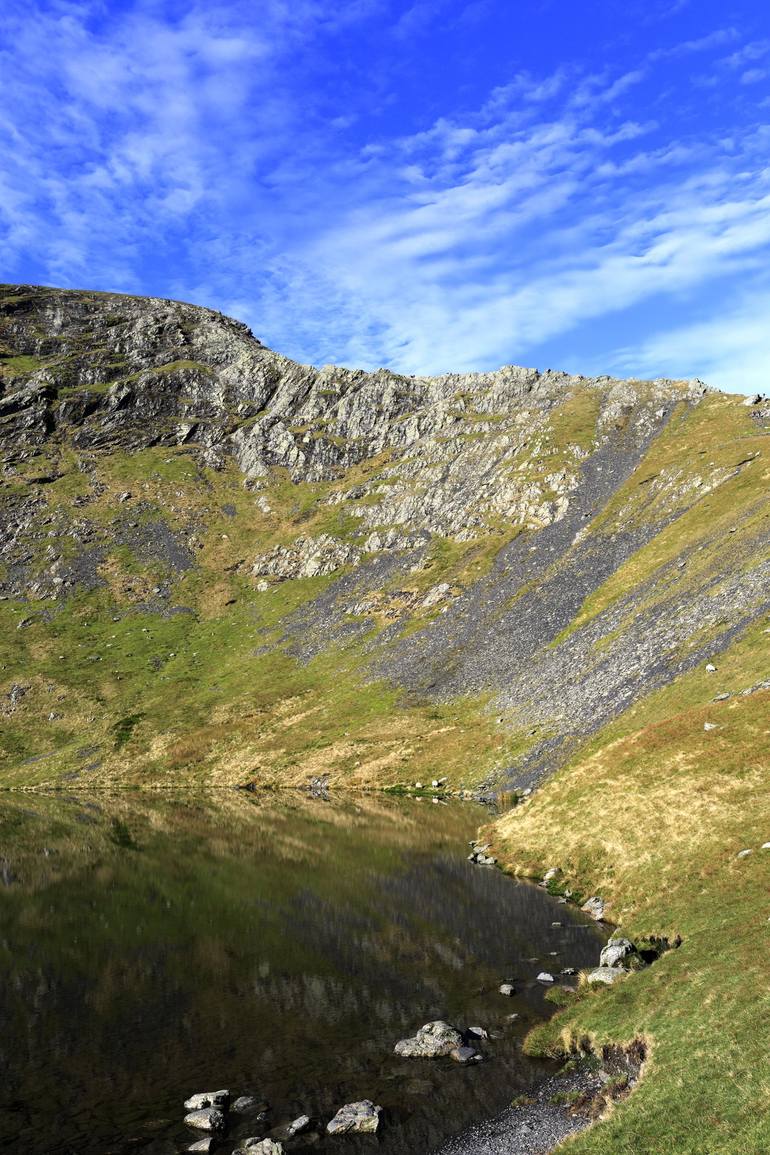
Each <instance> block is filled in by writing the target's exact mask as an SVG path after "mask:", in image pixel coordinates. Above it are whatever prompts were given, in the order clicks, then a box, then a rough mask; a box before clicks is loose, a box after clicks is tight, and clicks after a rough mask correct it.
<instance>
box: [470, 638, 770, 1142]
mask: <svg viewBox="0 0 770 1155" xmlns="http://www.w3.org/2000/svg"><path fill="white" fill-rule="evenodd" d="M766 643H767V637H766V636H764V635H763V633H762V632H761V631H758V632H757V635H756V636H754V637H749V638H747V639H746V640H745V641H744V642H743V643H741V645H740V646H736V647H734V649H733V650H732V651H730V653H729V654H727V655H725V656H724V660H723V662H722V663H721V664H720V670H719V685H718V686H717V685H715V682H714V680H713V677H712V676H711V675H709V674H705V673H703V672H702V671H696V672H695V673H693V674H692V675H689V676H688V677H686V678H683V679H681V680H680V681H679V682H677V683H676V684H675V685H674V686H672V687H669V688H668V689H667V690H666V691H663V692H661V693H659V694H658V695H656V696H654V697H651V698H650V699H648V700H646V701H644V702H642V703H640V704H639V705H638V706H637V707H636V709H635V710H634V711H633V712H629V714H627V715H625V716H624V717H623V718H622V719H621V720H619V721H618V722H616V723H615V724H614V725H613V727H612V728H611V729H610V730H609V731H605V732H604V733H603V734H602V735H601V736H600V737H599V738H597V739H595V740H594V741H593V742H592V743H591V745H590V747H588V748H586V749H585V750H584V751H583V753H582V755H581V756H580V757H579V758H577V759H576V760H574V761H573V762H572V763H571V764H570V765H568V766H567V767H565V768H564V769H562V770H561V771H560V772H559V773H558V774H557V775H556V776H555V777H554V778H553V779H552V780H551V781H550V782H549V783H548V784H547V785H546V786H544V787H543V788H542V790H540V791H539V792H538V793H537V794H536V795H535V796H534V797H533V798H532V799H531V801H529V802H528V803H526V804H524V805H522V806H520V807H518V808H517V809H516V810H514V811H512V812H510V813H509V814H507V815H505V816H503V817H502V818H501V819H499V820H498V822H497V823H496V824H495V826H494V827H493V828H492V834H493V838H494V842H495V846H496V853H497V854H498V855H499V856H500V858H501V860H502V861H504V862H505V863H506V864H507V868H508V869H510V870H511V871H514V872H516V873H519V874H529V875H539V874H542V872H543V870H544V869H546V868H548V867H551V866H557V867H560V868H561V870H562V871H563V875H564V885H565V886H567V887H571V888H573V889H575V890H577V891H579V892H582V893H583V894H584V895H587V894H598V895H601V896H602V897H603V898H604V900H605V902H606V903H607V916H606V917H607V918H608V919H609V920H611V921H612V922H614V923H617V924H619V925H620V926H621V927H622V929H623V932H624V933H625V934H627V935H628V936H629V937H630V938H632V939H634V938H637V939H638V938H642V937H646V936H647V935H649V934H664V935H667V936H669V937H673V936H675V935H677V934H679V935H681V937H682V945H681V947H680V948H679V949H678V950H671V951H670V952H668V953H667V954H665V955H664V956H663V957H662V958H661V959H660V960H659V961H658V962H656V963H655V964H654V965H653V966H651V967H650V968H648V969H646V970H644V971H642V972H640V973H638V974H632V975H629V976H628V977H627V978H625V979H624V980H622V982H620V983H619V984H616V985H615V986H614V987H612V988H605V989H601V990H591V991H586V992H585V993H583V994H582V995H579V996H578V997H577V999H576V1001H575V1003H574V1005H572V1006H568V1007H567V1008H566V1009H565V1010H564V1011H563V1012H562V1013H560V1014H559V1015H558V1016H557V1017H556V1018H555V1019H554V1020H552V1021H551V1022H550V1023H548V1024H547V1025H546V1026H545V1027H544V1028H542V1029H539V1030H538V1031H536V1032H535V1033H534V1034H533V1035H531V1036H530V1038H529V1040H528V1047H529V1049H530V1050H532V1051H533V1052H534V1053H550V1054H558V1053H561V1052H564V1051H568V1050H570V1049H571V1048H573V1047H575V1046H580V1045H584V1044H585V1042H586V1040H590V1041H591V1042H592V1043H593V1044H594V1045H598V1044H601V1043H606V1042H617V1043H628V1042H630V1041H631V1040H633V1039H634V1038H635V1037H639V1036H642V1037H644V1039H645V1040H646V1041H647V1043H648V1047H649V1054H650V1058H649V1061H648V1064H647V1067H646V1070H645V1076H644V1078H643V1079H642V1081H641V1083H640V1084H639V1086H638V1088H637V1090H636V1091H635V1092H634V1094H633V1095H632V1096H630V1098H628V1099H627V1100H626V1101H624V1102H623V1103H622V1104H621V1105H619V1106H617V1107H616V1108H615V1109H614V1110H613V1111H612V1113H611V1115H610V1116H609V1117H608V1118H607V1119H605V1120H604V1121H603V1122H602V1123H601V1124H599V1125H597V1126H595V1127H593V1128H591V1129H590V1130H589V1131H587V1132H585V1133H583V1134H581V1135H579V1136H577V1137H576V1138H575V1139H574V1140H572V1141H571V1142H570V1143H569V1144H568V1146H569V1150H570V1152H571V1153H572V1152H574V1155H578V1153H585V1155H589V1153H590V1155H646V1153H650V1155H652V1153H658V1152H660V1153H662V1152H676V1155H705V1153H708V1155H717V1153H728V1152H729V1153H730V1155H759V1153H760V1152H765V1151H767V1150H770V1069H768V1064H767V1053H768V1051H767V1029H766V1026H767V1012H768V1010H770V983H769V982H768V969H767V952H768V945H769V943H770V901H769V900H768V893H769V891H770V849H765V850H763V849H761V847H762V844H763V843H765V842H767V841H768V840H770V789H769V788H768V769H770V691H768V690H761V689H760V690H756V691H755V692H753V693H751V694H745V695H741V694H740V692H739V691H740V689H741V688H744V689H745V688H747V687H748V686H749V685H751V684H752V683H753V682H754V681H755V678H756V673H757V663H758V661H759V658H760V656H761V655H762V654H765V655H766V654H767V644H766ZM765 676H766V675H765ZM717 691H720V692H725V693H729V692H731V691H738V693H737V694H736V695H735V696H731V697H730V698H729V699H727V700H724V701H721V702H714V701H713V698H714V697H716V696H717V695H716V692H717ZM706 724H708V725H709V726H713V727H715V728H714V729H708V730H706V729H704V726H705V725H706ZM746 849H750V850H751V854H748V855H746V856H744V857H738V855H739V853H740V852H741V851H742V850H746Z"/></svg>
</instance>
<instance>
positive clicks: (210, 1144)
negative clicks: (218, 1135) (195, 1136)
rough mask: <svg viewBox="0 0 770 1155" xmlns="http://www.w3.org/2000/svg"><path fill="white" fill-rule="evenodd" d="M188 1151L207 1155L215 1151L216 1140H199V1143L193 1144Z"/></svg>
mask: <svg viewBox="0 0 770 1155" xmlns="http://www.w3.org/2000/svg"><path fill="white" fill-rule="evenodd" d="M187 1150H188V1151H200V1152H203V1155H207V1152H209V1151H213V1150H214V1140H213V1139H199V1140H198V1141H197V1143H191V1144H190V1146H189V1147H188V1148H187Z"/></svg>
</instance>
